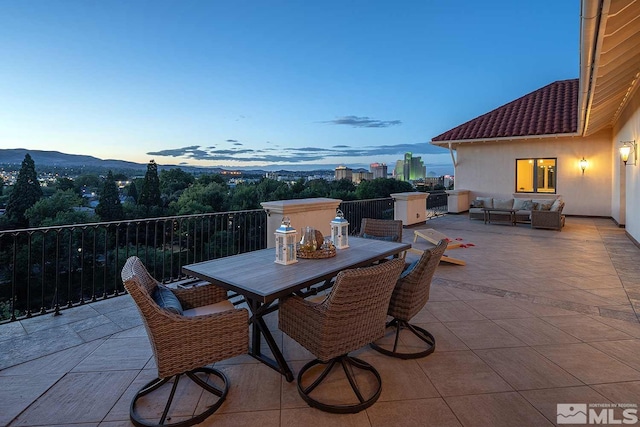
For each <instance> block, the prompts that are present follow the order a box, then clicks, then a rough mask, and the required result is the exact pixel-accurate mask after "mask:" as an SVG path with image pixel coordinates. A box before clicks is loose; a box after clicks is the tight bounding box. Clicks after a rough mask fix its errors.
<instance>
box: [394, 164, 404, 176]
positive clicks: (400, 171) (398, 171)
mask: <svg viewBox="0 0 640 427" xmlns="http://www.w3.org/2000/svg"><path fill="white" fill-rule="evenodd" d="M393 177H394V178H395V179H398V180H400V181H403V180H404V161H403V160H398V161H396V167H395V169H393Z"/></svg>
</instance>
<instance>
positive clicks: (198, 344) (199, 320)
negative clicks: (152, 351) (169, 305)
mask: <svg viewBox="0 0 640 427" xmlns="http://www.w3.org/2000/svg"><path fill="white" fill-rule="evenodd" d="M170 317H171V320H169V321H167V322H163V323H162V324H161V325H159V324H154V326H153V329H154V330H153V331H152V332H153V338H152V343H153V345H154V346H155V348H156V353H157V355H156V356H157V359H156V362H157V363H158V376H159V377H160V378H165V377H168V376H171V375H174V374H176V373H180V372H185V371H189V370H192V369H195V368H198V367H201V366H205V365H208V364H211V363H215V362H217V361H219V360H224V359H229V358H231V357H234V356H238V355H241V354H245V353H247V352H248V351H249V313H248V311H247V310H246V309H244V308H242V309H235V310H230V311H225V312H222V313H213V314H207V315H204V316H195V317H185V316H178V315H171V316H170ZM150 338H151V337H150Z"/></svg>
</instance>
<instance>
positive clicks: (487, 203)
mask: <svg viewBox="0 0 640 427" xmlns="http://www.w3.org/2000/svg"><path fill="white" fill-rule="evenodd" d="M476 200H482V207H483V208H492V207H493V197H476Z"/></svg>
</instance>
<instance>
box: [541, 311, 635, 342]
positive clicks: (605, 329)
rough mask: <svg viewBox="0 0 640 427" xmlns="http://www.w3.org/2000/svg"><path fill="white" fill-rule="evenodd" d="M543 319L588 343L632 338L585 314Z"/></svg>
mask: <svg viewBox="0 0 640 427" xmlns="http://www.w3.org/2000/svg"><path fill="white" fill-rule="evenodd" d="M541 319H542V320H544V321H545V322H549V323H551V324H552V325H553V326H556V327H557V328H559V329H561V330H563V331H565V332H566V333H568V334H570V335H572V336H574V337H576V338H578V339H580V340H582V341H586V342H591V341H606V340H619V339H628V338H631V336H630V335H627V334H625V333H624V332H622V331H620V330H618V329H615V328H613V327H611V326H607V325H605V324H604V323H602V322H598V321H597V320H594V319H593V318H591V317H589V316H585V315H583V314H578V315H576V316H550V317H541Z"/></svg>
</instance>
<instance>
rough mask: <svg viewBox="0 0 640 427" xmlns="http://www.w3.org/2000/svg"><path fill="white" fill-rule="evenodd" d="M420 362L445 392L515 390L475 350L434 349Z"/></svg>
mask: <svg viewBox="0 0 640 427" xmlns="http://www.w3.org/2000/svg"><path fill="white" fill-rule="evenodd" d="M418 364H419V365H420V367H421V368H422V369H423V370H424V372H425V373H426V374H427V376H428V377H429V379H430V380H431V382H432V383H433V385H434V386H435V387H436V389H437V390H438V391H439V392H440V394H441V395H442V396H455V395H464V394H477V393H490V392H497V391H507V390H512V388H511V387H510V386H509V384H507V383H506V382H505V381H504V380H503V379H502V378H501V377H500V376H499V375H498V374H497V373H496V372H495V371H494V370H493V369H491V367H489V365H487V364H486V363H484V362H483V361H482V359H480V358H479V357H478V356H476V355H475V354H474V353H473V352H471V351H450V352H443V353H433V354H431V355H430V356H429V357H426V358H424V359H418Z"/></svg>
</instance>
